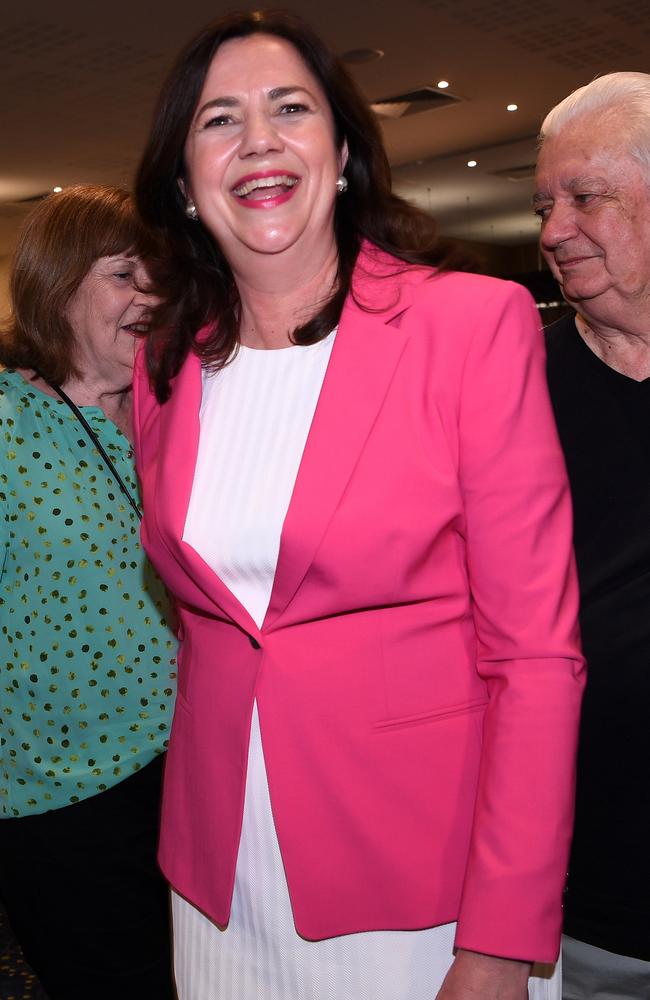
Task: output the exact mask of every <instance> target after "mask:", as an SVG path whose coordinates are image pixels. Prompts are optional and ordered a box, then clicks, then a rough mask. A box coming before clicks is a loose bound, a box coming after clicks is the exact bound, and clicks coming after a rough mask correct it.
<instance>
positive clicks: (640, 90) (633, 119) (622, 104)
mask: <svg viewBox="0 0 650 1000" xmlns="http://www.w3.org/2000/svg"><path fill="white" fill-rule="evenodd" d="M615 109H620V110H621V111H624V112H625V115H624V117H623V116H622V117H621V131H625V132H626V133H627V136H628V145H629V151H630V155H631V156H633V157H634V158H635V159H636V160H637V161H638V162H639V163H640V164H641V166H642V167H643V169H644V171H645V172H646V175H647V177H648V179H649V180H650V73H608V74H607V75H606V76H599V77H597V78H596V79H595V80H592V81H591V83H588V84H586V85H585V86H584V87H579V88H578V89H577V90H574V91H573V93H572V94H569V96H568V97H565V98H564V100H563V101H560V103H559V104H556V106H555V107H554V108H553V109H552V110H551V111H549V113H548V114H547V116H546V118H545V119H544V121H543V123H542V128H541V130H540V133H539V145H540V146H541V145H542V143H543V142H544V140H545V139H550V138H551V136H554V135H556V134H557V133H558V132H560V131H561V130H562V129H563V128H564V127H565V126H566V125H568V123H569V122H571V121H572V120H573V119H575V118H580V117H582V116H583V115H588V114H593V113H595V112H598V111H602V112H603V113H605V112H608V111H612V110H615Z"/></svg>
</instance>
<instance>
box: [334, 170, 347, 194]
mask: <svg viewBox="0 0 650 1000" xmlns="http://www.w3.org/2000/svg"><path fill="white" fill-rule="evenodd" d="M347 189H348V179H347V177H344V176H343V174H341V176H340V177H339V179H338V180H337V182H336V190H337V193H338V194H345V192H346V191H347Z"/></svg>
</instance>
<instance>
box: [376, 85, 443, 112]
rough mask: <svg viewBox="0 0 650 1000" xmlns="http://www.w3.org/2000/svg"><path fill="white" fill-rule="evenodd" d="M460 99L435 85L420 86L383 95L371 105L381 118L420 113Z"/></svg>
mask: <svg viewBox="0 0 650 1000" xmlns="http://www.w3.org/2000/svg"><path fill="white" fill-rule="evenodd" d="M459 100H460V98H459V97H454V95H453V94H450V93H448V92H447V91H445V92H444V93H443V92H442V91H440V90H436V88H435V87H420V88H419V89H418V90H410V91H408V92H407V93H405V94H395V95H394V96H393V97H381V98H380V99H379V100H378V101H373V103H372V104H371V105H370V107H371V108H372V110H373V111H374V112H375V114H376V115H377V116H378V117H379V118H406V116H407V115H419V114H420V112H422V111H431V110H432V109H433V108H442V107H445V106H446V105H448V104H456V103H457V102H458V101H459Z"/></svg>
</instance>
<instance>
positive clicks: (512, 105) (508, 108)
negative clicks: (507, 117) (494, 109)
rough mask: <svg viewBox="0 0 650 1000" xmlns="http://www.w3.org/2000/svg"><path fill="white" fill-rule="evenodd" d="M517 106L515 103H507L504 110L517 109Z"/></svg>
mask: <svg viewBox="0 0 650 1000" xmlns="http://www.w3.org/2000/svg"><path fill="white" fill-rule="evenodd" d="M518 110H519V106H518V105H517V104H508V105H507V106H506V111H518Z"/></svg>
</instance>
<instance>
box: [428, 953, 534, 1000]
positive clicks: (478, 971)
mask: <svg viewBox="0 0 650 1000" xmlns="http://www.w3.org/2000/svg"><path fill="white" fill-rule="evenodd" d="M530 969H531V965H530V962H517V961H515V960H514V959H512V958H497V957H496V956H494V955H482V954H480V953H479V952H477V951H464V950H463V949H462V948H459V949H458V952H457V954H456V958H455V959H454V963H453V965H452V966H451V968H450V970H449V972H448V973H447V975H446V976H445V981H444V983H443V984H442V986H441V988H440V991H439V993H438V997H437V1000H528V977H529V975H530Z"/></svg>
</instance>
